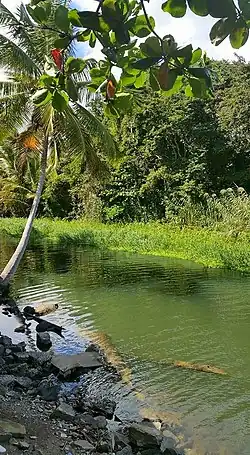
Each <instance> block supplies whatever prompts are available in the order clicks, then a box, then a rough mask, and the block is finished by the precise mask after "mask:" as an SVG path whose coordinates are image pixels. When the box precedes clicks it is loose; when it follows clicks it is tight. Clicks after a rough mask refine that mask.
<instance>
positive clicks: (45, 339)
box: [36, 332, 52, 351]
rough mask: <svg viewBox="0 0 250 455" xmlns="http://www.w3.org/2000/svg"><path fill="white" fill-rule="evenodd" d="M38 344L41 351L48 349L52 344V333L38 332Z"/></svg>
mask: <svg viewBox="0 0 250 455" xmlns="http://www.w3.org/2000/svg"><path fill="white" fill-rule="evenodd" d="M36 345H37V347H38V349H41V351H48V350H49V349H50V348H51V346H52V341H51V338H50V334H49V333H48V332H41V333H37V335H36Z"/></svg>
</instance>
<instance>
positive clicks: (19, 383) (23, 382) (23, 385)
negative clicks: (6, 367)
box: [14, 377, 33, 389]
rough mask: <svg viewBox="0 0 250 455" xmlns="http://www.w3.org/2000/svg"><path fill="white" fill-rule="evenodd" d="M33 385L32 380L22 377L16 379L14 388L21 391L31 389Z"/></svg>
mask: <svg viewBox="0 0 250 455" xmlns="http://www.w3.org/2000/svg"><path fill="white" fill-rule="evenodd" d="M32 385H33V382H32V380H31V379H30V378H25V377H20V378H15V382H14V386H15V387H18V388H20V389H30V388H31V387H32Z"/></svg>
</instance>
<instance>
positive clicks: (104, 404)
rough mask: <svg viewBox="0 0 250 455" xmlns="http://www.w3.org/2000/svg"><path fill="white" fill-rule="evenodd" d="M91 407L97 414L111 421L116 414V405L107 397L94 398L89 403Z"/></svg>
mask: <svg viewBox="0 0 250 455" xmlns="http://www.w3.org/2000/svg"><path fill="white" fill-rule="evenodd" d="M89 407H90V408H91V410H92V411H93V412H95V413H96V414H99V415H102V416H104V417H106V418H107V419H109V420H111V419H112V418H113V415H114V412H115V408H116V403H115V402H114V401H113V400H111V399H110V398H107V397H104V398H93V399H92V400H90V402H89Z"/></svg>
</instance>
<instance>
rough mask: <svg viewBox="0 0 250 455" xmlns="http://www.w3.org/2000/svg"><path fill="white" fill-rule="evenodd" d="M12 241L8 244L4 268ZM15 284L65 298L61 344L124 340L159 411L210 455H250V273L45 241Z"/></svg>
mask: <svg viewBox="0 0 250 455" xmlns="http://www.w3.org/2000/svg"><path fill="white" fill-rule="evenodd" d="M12 243H13V242H12V241H11V242H10V241H7V240H6V239H5V240H2V242H1V250H0V265H3V263H4V262H5V261H6V259H7V256H8V255H9V254H10V253H11V251H12V250H13V244H12ZM14 289H15V291H16V292H17V295H18V302H19V304H20V305H26V304H37V303H41V302H57V303H58V304H59V310H58V311H57V312H56V313H55V314H53V315H52V316H51V317H50V319H51V320H52V321H57V322H58V323H60V324H61V325H64V326H65V327H66V329H67V330H66V334H65V341H61V340H60V341H59V343H58V350H61V351H67V352H70V351H75V350H76V349H80V348H81V346H82V345H83V344H84V334H85V333H86V331H87V333H88V332H90V333H91V332H92V331H95V332H96V333H98V334H99V336H100V337H102V338H103V339H105V340H106V343H107V344H108V343H110V346H111V347H112V346H114V347H115V349H116V350H117V353H118V354H119V355H120V356H121V357H122V359H123V360H124V361H125V362H126V364H127V365H128V366H129V368H130V369H131V378H130V379H131V381H132V384H133V386H134V387H135V388H136V389H137V390H138V391H141V392H142V393H143V395H144V400H146V402H147V403H148V405H149V407H152V408H154V409H156V410H159V411H160V412H164V413H168V415H169V416H171V418H172V419H173V420H175V419H176V421H180V422H181V424H182V425H183V426H184V427H185V428H186V429H187V431H188V432H189V433H191V434H192V436H193V438H194V440H195V443H196V446H197V447H198V448H199V450H200V453H205V452H206V451H208V452H209V454H210V453H211V454H217V453H218V454H220V455H222V454H227V455H236V454H241V455H249V453H250V362H249V358H250V343H249V338H248V337H249V327H250V277H249V276H246V275H242V274H240V273H235V272H234V273H232V272H228V271H223V270H219V269H218V270H216V269H207V268H204V267H202V266H199V265H197V264H194V263H191V262H187V261H182V260H174V259H166V258H160V257H152V256H140V255H133V254H125V253H113V252H103V251H99V250H89V249H86V248H79V247H73V246H72V247H69V246H67V248H60V249H58V248H57V247H56V246H54V247H51V246H49V245H48V244H46V243H44V245H43V247H40V248H39V249H32V248H31V249H29V250H28V251H27V253H26V256H25V259H24V260H23V262H22V264H21V266H20V269H19V271H18V273H17V275H16V278H15V280H14ZM14 326H15V321H13V318H8V317H7V316H3V315H1V316H0V330H1V329H2V330H3V331H4V330H5V331H6V328H8V331H9V332H11V331H12V328H14ZM105 334H106V335H108V337H105ZM81 337H82V338H81ZM175 360H181V361H188V362H199V363H202V364H211V365H214V366H216V367H218V368H222V369H224V370H225V371H226V372H227V373H228V375H227V376H220V375H214V374H207V373H201V372H196V371H191V370H185V369H182V368H175V367H173V361H175Z"/></svg>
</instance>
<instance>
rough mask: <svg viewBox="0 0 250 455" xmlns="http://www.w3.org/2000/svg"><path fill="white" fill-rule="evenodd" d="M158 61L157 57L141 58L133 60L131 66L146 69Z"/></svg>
mask: <svg viewBox="0 0 250 455" xmlns="http://www.w3.org/2000/svg"><path fill="white" fill-rule="evenodd" d="M158 61H159V57H148V58H142V59H141V60H137V62H134V63H133V64H132V66H133V68H136V69H138V70H146V69H148V68H150V67H151V66H153V65H155V63H157V62H158Z"/></svg>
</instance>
